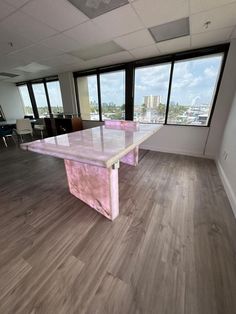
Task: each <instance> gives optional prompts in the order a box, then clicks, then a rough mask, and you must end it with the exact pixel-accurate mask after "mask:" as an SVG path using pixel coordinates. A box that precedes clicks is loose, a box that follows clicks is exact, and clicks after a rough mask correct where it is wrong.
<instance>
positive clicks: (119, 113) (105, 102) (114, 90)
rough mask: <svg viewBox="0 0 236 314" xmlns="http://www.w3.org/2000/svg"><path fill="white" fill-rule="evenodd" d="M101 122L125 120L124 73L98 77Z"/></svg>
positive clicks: (117, 72) (112, 73)
mask: <svg viewBox="0 0 236 314" xmlns="http://www.w3.org/2000/svg"><path fill="white" fill-rule="evenodd" d="M100 85H101V103H102V120H107V119H118V120H122V119H125V71H116V72H109V73H104V74H101V75H100Z"/></svg>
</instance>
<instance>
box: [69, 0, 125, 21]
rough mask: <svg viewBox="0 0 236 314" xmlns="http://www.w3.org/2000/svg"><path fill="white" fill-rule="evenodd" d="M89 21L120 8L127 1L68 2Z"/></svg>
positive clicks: (78, 0)
mask: <svg viewBox="0 0 236 314" xmlns="http://www.w3.org/2000/svg"><path fill="white" fill-rule="evenodd" d="M68 1H69V2H70V3H72V4H73V5H74V6H75V7H76V8H77V9H79V10H80V11H82V12H83V13H84V14H85V15H87V16H88V17H89V18H90V19H93V18H95V17H97V16H99V15H102V14H104V13H107V12H109V11H112V10H114V9H117V8H119V7H122V6H123V5H126V4H128V3H129V1H128V0H68Z"/></svg>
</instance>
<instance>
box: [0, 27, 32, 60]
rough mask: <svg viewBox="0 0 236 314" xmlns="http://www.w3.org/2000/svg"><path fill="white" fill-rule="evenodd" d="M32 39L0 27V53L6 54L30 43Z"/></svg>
mask: <svg viewBox="0 0 236 314" xmlns="http://www.w3.org/2000/svg"><path fill="white" fill-rule="evenodd" d="M32 43H33V42H32V41H31V40H29V39H27V38H25V37H24V36H21V35H19V34H16V33H15V32H14V31H11V32H10V31H8V30H6V29H5V28H4V27H0V53H2V54H6V53H10V52H13V51H16V50H19V49H22V48H25V47H28V46H30V45H32Z"/></svg>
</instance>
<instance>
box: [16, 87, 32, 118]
mask: <svg viewBox="0 0 236 314" xmlns="http://www.w3.org/2000/svg"><path fill="white" fill-rule="evenodd" d="M18 88H19V91H20V95H21V99H22V102H23V105H24V111H25V115H26V116H34V113H33V109H32V105H31V100H30V96H29V92H28V88H27V86H26V85H22V86H18Z"/></svg>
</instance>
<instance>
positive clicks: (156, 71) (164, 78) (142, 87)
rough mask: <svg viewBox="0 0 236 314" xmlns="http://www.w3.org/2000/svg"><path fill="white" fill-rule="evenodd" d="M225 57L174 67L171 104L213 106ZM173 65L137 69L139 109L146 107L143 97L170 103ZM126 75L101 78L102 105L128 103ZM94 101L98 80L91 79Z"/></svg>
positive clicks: (110, 75)
mask: <svg viewBox="0 0 236 314" xmlns="http://www.w3.org/2000/svg"><path fill="white" fill-rule="evenodd" d="M221 61H222V56H221V55H215V56H212V55H211V56H210V57H204V58H195V59H190V60H187V61H186V60H185V61H178V62H176V63H175V66H174V73H173V81H172V89H171V99H170V100H171V101H173V102H175V103H176V102H178V103H179V104H183V105H198V104H209V103H211V100H212V95H213V92H214V88H215V85H216V80H217V78H218V75H219V70H220V65H221ZM169 75H170V63H168V64H160V65H155V66H153V65H152V66H148V67H142V68H137V69H136V71H135V91H134V93H135V98H134V103H135V105H142V104H143V97H144V96H149V95H154V96H157V95H160V96H161V102H162V103H166V100H167V93H168V85H169ZM124 81H125V73H124V71H118V72H111V73H106V74H102V75H101V76H100V82H101V98H102V102H106V103H110V102H114V103H115V104H116V105H122V104H124V102H125V100H124V99H125V91H124ZM89 96H90V100H92V101H96V102H98V101H97V85H96V77H95V76H93V77H92V76H91V77H89Z"/></svg>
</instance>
